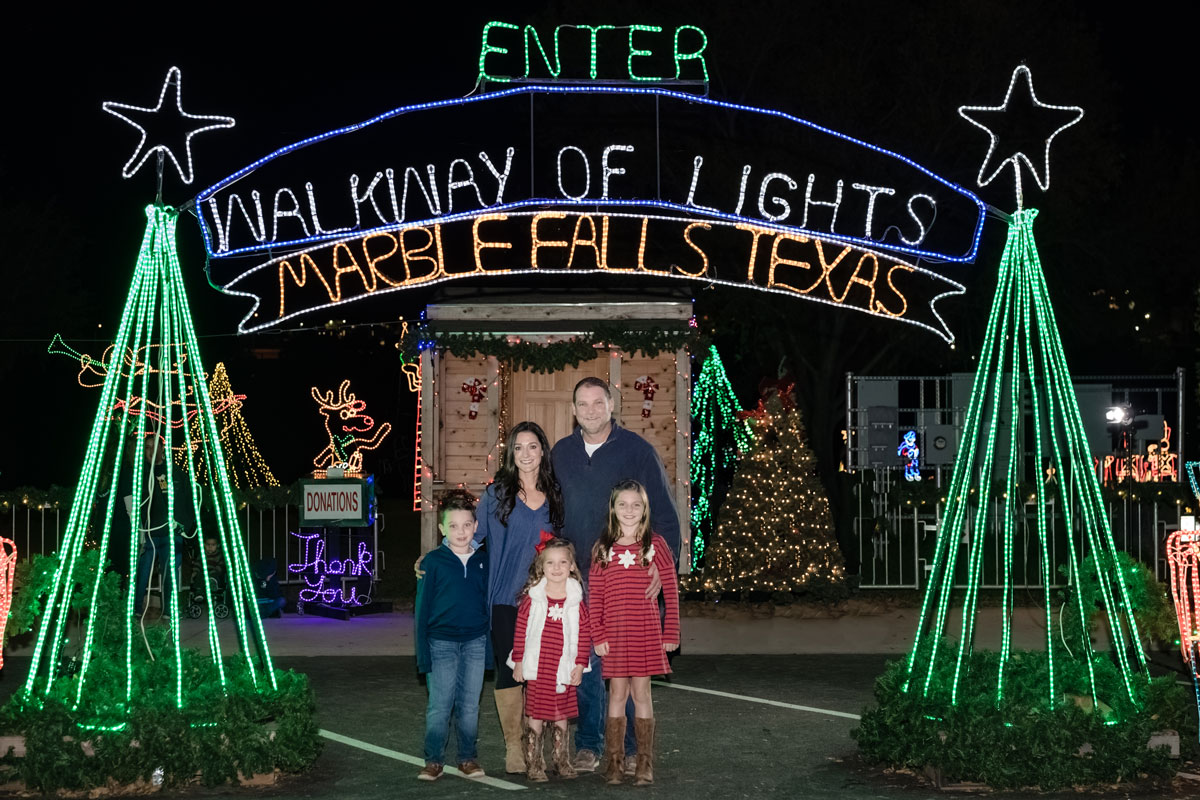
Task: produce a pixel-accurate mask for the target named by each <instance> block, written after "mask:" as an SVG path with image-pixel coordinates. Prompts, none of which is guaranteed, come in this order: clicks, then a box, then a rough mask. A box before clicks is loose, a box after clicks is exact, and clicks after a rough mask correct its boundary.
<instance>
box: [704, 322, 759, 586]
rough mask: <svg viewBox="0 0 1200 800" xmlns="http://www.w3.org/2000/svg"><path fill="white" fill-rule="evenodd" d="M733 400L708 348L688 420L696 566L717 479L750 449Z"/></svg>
mask: <svg viewBox="0 0 1200 800" xmlns="http://www.w3.org/2000/svg"><path fill="white" fill-rule="evenodd" d="M737 407H738V403H737V397H735V396H734V394H733V387H732V386H730V385H729V378H727V377H726V376H725V366H724V365H723V364H722V363H721V357H720V356H719V355H717V348H715V347H712V346H711V345H710V346H709V348H708V358H706V359H705V360H704V368H703V369H702V370H700V377H699V378H698V379H697V380H696V388H695V390H693V392H692V419H693V420H694V421H696V422H697V423H699V425H700V431H699V433H697V434H696V443H695V444H694V445H693V446H692V467H691V478H692V492H693V495H694V500H693V502H692V554H693V559H694V563H696V564H699V563H700V560H701V559H702V558H703V557H704V550H705V548H706V547H707V545H708V542H709V539H710V538H711V537H712V533H713V524H714V522H715V517H716V511H717V506H718V504H719V502H720V501H719V499H718V497H717V478H718V476H719V475H720V474H721V473H722V472H724V471H725V470H728V469H730V468H731V467H732V466H733V465H734V462H735V461H737V457H738V453H744V452H746V451H747V450H749V449H750V446H751V443H752V441H753V437H751V435H750V428H749V425H748V424H747V422H746V420H744V419H739V418H738V413H737Z"/></svg>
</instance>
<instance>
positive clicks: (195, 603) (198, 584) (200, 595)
mask: <svg viewBox="0 0 1200 800" xmlns="http://www.w3.org/2000/svg"><path fill="white" fill-rule="evenodd" d="M208 582H209V585H210V587H211V589H212V601H213V606H212V612H213V616H215V617H216V618H217V619H225V618H226V617H228V616H229V601H228V600H227V599H226V597H225V581H224V576H223V575H222V576H221V577H218V576H216V575H213V574H209V576H208ZM207 601H208V597H207V595H206V594H205V592H204V571H203V570H202V569H201V568H200V565H199V564H198V563H196V564H193V565H192V582H191V585H190V586H188V604H187V615H188V617H190V618H191V619H200V617H202V616H204V604H205V603H206V602H207Z"/></svg>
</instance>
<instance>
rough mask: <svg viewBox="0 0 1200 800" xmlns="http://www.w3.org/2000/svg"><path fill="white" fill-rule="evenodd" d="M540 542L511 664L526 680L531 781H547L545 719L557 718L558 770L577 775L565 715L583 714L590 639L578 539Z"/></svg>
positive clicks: (527, 763)
mask: <svg viewBox="0 0 1200 800" xmlns="http://www.w3.org/2000/svg"><path fill="white" fill-rule="evenodd" d="M543 535H548V534H543ZM536 547H537V550H538V555H537V557H536V558H534V560H533V564H532V565H531V566H530V567H529V582H528V583H527V584H525V589H524V591H523V592H522V597H521V604H520V606H518V607H517V628H516V631H515V633H514V634H513V650H512V655H511V656H509V665H510V666H511V667H512V668H513V678H514V679H515V680H516V681H517V682H520V683H524V684H525V716H526V717H527V718H528V719H527V722H528V725H529V728H528V730H527V731H526V732H525V774H526V777H528V778H529V779H530V780H531V781H544V780H546V779H547V778H546V761H545V758H544V757H543V755H542V737H543V731H544V728H543V721H546V722H553V723H554V725H553V726H552V735H553V739H552V741H553V747H552V751H553V756H552V758H553V760H554V768H555V770H556V771H557V772H558V774H559V776H560V777H563V778H574V777H576V775H577V773H576V772H575V767H574V765H573V764H572V757H571V748H570V744H569V742H568V740H567V720H568V719H570V718H572V717H578V716H579V706H578V704H577V703H576V700H575V687H576V686H578V685H579V681H580V678H581V677H582V676H583V671H584V670H585V669H587V668H588V666H587V664H588V657H589V656H590V655H591V651H592V639H591V625H590V624H589V620H588V608H587V605H586V604H585V603H584V602H583V581H582V580H581V577H582V576H581V575H580V574H579V567H578V566H576V565H575V547H574V545H572V544H571V543H570V542H568V541H567V540H566V539H557V538H550V539H548V540H547V541H544V542H542V543H541V544H539V545H537V546H536Z"/></svg>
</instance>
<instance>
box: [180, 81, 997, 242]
mask: <svg viewBox="0 0 1200 800" xmlns="http://www.w3.org/2000/svg"><path fill="white" fill-rule="evenodd" d="M535 92H537V93H547V94H617V95H622V94H624V95H657V96H660V97H669V98H672V99H676V100H683V101H684V102H688V103H700V104H702V105H708V106H715V107H717V108H724V109H732V110H735V111H746V112H750V113H753V114H763V115H766V116H771V117H778V118H780V119H785V120H788V121H789V122H793V123H796V124H799V125H803V126H805V127H807V128H811V129H812V130H816V131H820V132H821V133H825V134H828V135H831V136H835V137H837V138H839V139H842V140H843V141H846V142H849V143H851V144H854V145H858V146H859V147H865V148H866V149H868V150H873V151H874V152H876V153H879V154H881V155H884V156H887V157H889V158H893V159H896V160H897V161H901V162H903V163H904V164H907V165H908V166H910V167H912V168H914V169H916V170H917V171H918V172H921V173H923V174H924V175H926V176H928V177H929V178H931V179H933V180H934V181H936V182H938V183H940V184H942V185H943V186H945V187H946V188H947V189H949V190H950V191H952V192H956V193H958V194H960V195H962V196H964V197H966V198H967V199H969V200H970V201H971V202H973V203H974V204H975V207H976V208H977V209H978V212H979V213H978V217H977V218H976V221H975V231H974V234H973V236H972V238H971V246H970V248H969V249H968V251H967V252H966V253H965V254H964V255H961V256H950V255H946V254H944V253H937V252H933V251H929V250H921V249H918V248H915V247H906V246H903V245H898V244H891V243H885V242H880V241H877V240H875V239H863V238H859V237H853V236H846V235H843V234H834V233H829V232H826V231H816V230H813V229H810V228H801V227H794V226H780V229H782V230H786V231H795V232H802V233H806V234H809V235H813V236H818V237H824V236H831V237H835V238H837V239H839V240H841V241H844V242H846V243H853V244H855V245H858V246H861V247H866V248H871V249H883V250H887V251H891V252H898V253H905V254H907V255H909V256H915V257H917V258H927V259H930V260H931V261H940V262H948V263H957V264H963V263H972V262H974V261H975V257H976V255H978V252H979V240H980V237H981V236H982V235H983V222H984V219H985V217H986V212H987V205H986V204H985V203H984V202H983V201H982V200H980V199H979V197H978V196H977V195H976V194H975V193H974V192H972V191H970V190H969V189H965V188H963V187H961V186H959V185H958V184H956V183H953V182H952V181H949V180H947V179H945V178H943V177H941V176H940V175H938V174H936V173H934V172H933V171H931V170H929V169H927V168H926V167H924V166H922V165H920V164H918V163H917V162H915V161H913V160H912V159H911V158H908V157H907V156H903V155H901V154H899V153H896V152H893V151H891V150H888V149H886V148H883V147H879V146H877V145H873V144H871V143H869V142H865V141H863V140H861V139H856V138H854V137H853V136H847V135H846V134H844V133H839V132H838V131H835V130H833V129H831V128H826V127H825V126H823V125H818V124H816V123H815V122H810V121H808V120H806V119H802V118H800V117H797V116H793V115H792V114H788V113H787V112H784V111H777V110H775V109H770V108H758V107H757V106H750V105H743V104H740V103H730V102H728V101H725V100H714V99H712V98H708V97H700V96H697V95H692V94H687V93H686V92H676V91H672V90H669V89H662V88H658V87H653V86H647V87H630V86H591V85H587V86H547V85H544V84H532V85H527V86H518V87H514V88H511V89H503V90H500V91H496V92H487V93H484V94H478V95H472V96H468V97H458V98H453V99H449V100H435V101H431V102H426V103H414V104H412V105H407V106H401V107H399V108H394V109H392V110H391V111H385V112H384V113H382V114H378V115H376V116H374V117H371V118H369V119H366V120H363V121H362V122H358V123H355V124H352V125H346V126H344V127H341V128H336V129H334V130H332V131H328V132H326V133H322V134H318V135H315V136H309V137H307V138H305V139H301V140H300V141H298V142H294V143H292V144H290V145H286V146H284V147H281V148H279V149H278V150H275V151H274V152H272V153H269V154H267V155H265V156H263V157H262V158H260V159H258V160H257V161H253V162H251V163H250V164H248V165H246V166H245V167H243V168H242V169H240V170H238V171H237V172H235V173H233V174H232V175H230V176H228V177H226V178H223V179H222V180H220V181H218V182H217V183H215V184H213V185H212V186H210V187H208V188H207V189H205V190H204V191H202V192H200V193H199V194H198V195H196V197H195V198H194V199H193V201H192V202H193V203H194V205H195V206H197V207H198V206H199V205H200V204H201V203H203V202H204V201H206V200H208V199H209V198H210V197H212V196H213V195H214V194H216V193H217V192H219V191H221V190H222V189H225V188H228V187H229V186H232V185H233V184H234V183H236V182H238V181H239V180H241V179H242V178H244V177H246V176H247V175H249V174H250V173H252V172H254V171H255V170H257V169H258V168H259V167H261V166H263V165H264V164H267V163H269V162H271V161H274V160H275V159H277V158H281V157H283V156H285V155H287V154H289V153H292V152H294V151H296V150H300V149H303V148H305V147H308V146H309V145H311V144H316V143H318V142H322V141H324V140H326V139H331V138H334V137H336V136H342V135H344V134H348V133H354V132H356V131H359V130H362V129H363V128H366V127H368V126H370V125H374V124H375V123H377V122H382V121H384V120H388V119H392V118H394V117H398V116H401V115H404V114H409V113H412V112H415V111H425V110H428V109H435V108H448V107H453V106H460V105H466V104H467V103H476V102H481V101H484V100H493V99H498V98H502V97H509V96H512V95H519V94H533V93H535ZM541 205H546V206H550V205H555V206H562V205H573V206H580V207H584V208H595V207H597V206H605V205H611V206H627V207H628V206H633V207H647V208H658V209H670V210H674V211H681V212H684V213H687V214H695V215H697V216H702V217H707V218H711V219H721V220H726V221H731V222H739V223H745V224H748V225H762V224H763V223H764V220H760V219H756V218H754V217H742V216H738V215H734V214H726V213H723V212H719V211H711V210H707V209H704V208H700V207H698V206H687V205H680V204H678V203H667V202H664V201H649V200H636V199H633V200H630V199H621V200H618V199H610V200H604V199H588V198H585V199H584V200H578V201H576V200H565V201H564V200H563V199H562V198H530V199H525V200H521V201H518V202H514V203H502V204H498V205H491V206H485V207H484V208H482V209H478V210H475V211H473V212H471V213H472V214H479V213H502V212H504V211H506V210H510V209H518V208H527V207H530V206H541ZM196 219H197V220H198V221H199V224H200V234H201V236H202V237H203V239H204V249H205V250H206V251H207V253H208V255H209V257H210V258H221V259H223V258H230V257H233V256H238V255H249V254H251V253H260V252H272V251H278V250H282V249H289V248H303V247H306V246H309V245H313V244H318V243H321V242H333V241H335V240H338V239H344V238H346V236H347V235H348V234H349V233H351V232H350V231H344V230H343V231H338V232H337V233H326V234H324V235H321V236H309V237H305V238H303V239H292V240H288V241H284V242H270V243H264V244H262V245H257V246H254V247H241V248H237V249H234V250H226V251H223V252H219V253H218V252H216V251H214V250H213V246H212V236H211V233H210V231H209V229H208V225H207V224H206V222H205V220H204V214H203V213H202V212H201V211H200V209H199V208H197V209H196ZM447 219H448V216H447V215H441V216H434V217H429V218H428V219H423V220H412V221H408V220H406V221H405V222H404V223H400V224H404V225H429V224H433V223H435V222H443V221H446V220H447ZM396 224H397V223H387V224H385V225H380V226H377V227H372V228H362V229H358V230H355V231H353V233H354V234H355V235H366V234H368V233H371V232H373V231H377V230H379V231H382V230H386V229H388V228H389V227H392V226H395V225H396Z"/></svg>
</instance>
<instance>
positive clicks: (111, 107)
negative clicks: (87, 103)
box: [100, 67, 234, 183]
mask: <svg viewBox="0 0 1200 800" xmlns="http://www.w3.org/2000/svg"><path fill="white" fill-rule="evenodd" d="M172 86H173V87H175V110H176V111H178V112H179V116H181V117H183V118H185V119H191V120H196V121H197V122H201V123H207V124H201V125H200V126H199V127H197V128H193V129H192V130H190V131H188V134H187V136H185V137H184V140H183V150H184V155H185V157H186V161H187V169H186V170H185V169H184V167H183V166H182V165H181V164H180V163H179V159H178V157H176V155H175V151H174V150H172V149H171V148H170V147H168V146H167V145H165V144H156V145H154V146H153V147H149V148H147V147H146V140H147V139H148V138H149V136H148V134H147V133H146V129H145V128H144V127H143V126H142V125H141V124H140V123H138V122H136V121H135V120H134V119H133V117H135V116H138V115H143V114H145V115H150V114H159V113H161V112H162V110H163V103H164V102H165V101H166V99H167V90H168V89H169V88H170V87H172ZM100 107H101V108H103V109H104V110H105V111H107V112H108V113H109V114H112V115H113V116H114V117H116V118H118V119H121V120H124V121H125V122H127V123H129V124H130V125H132V126H133V127H135V128H137V131H138V133H140V134H141V136H142V138H141V139H140V140H139V141H138V143H137V147H135V148H134V150H133V155H131V156H130V157H129V160H128V161H126V162H125V166H124V167H122V168H121V177H122V178H132V177H133V176H134V175H135V174H137V171H138V170H140V169H141V168H142V165H143V164H145V163H146V160H147V159H148V158H150V156H152V155H154V154H155V153H162V154H164V155H165V156H166V157H167V158H170V159H171V163H172V164H174V165H175V171H176V172H178V173H179V179H180V180H182V181H183V182H184V183H191V182H192V180H193V179H194V177H195V175H194V173H193V170H192V137H193V136H196V135H197V134H200V133H204V132H205V131H211V130H216V129H217V128H232V127H233V126H234V120H233V117H220V116H213V115H204V114H189V113H188V112H186V111H184V110H183V73H182V72H181V71H180V69H179V67H171V68H170V69H169V70H167V77H166V79H165V80H163V85H162V91H161V92H159V95H158V104H157V105H155V106H154V107H153V108H144V107H142V106H131V105H127V104H126V103H117V102H114V101H112V100H107V101H105V102H103V103H101V104H100Z"/></svg>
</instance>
